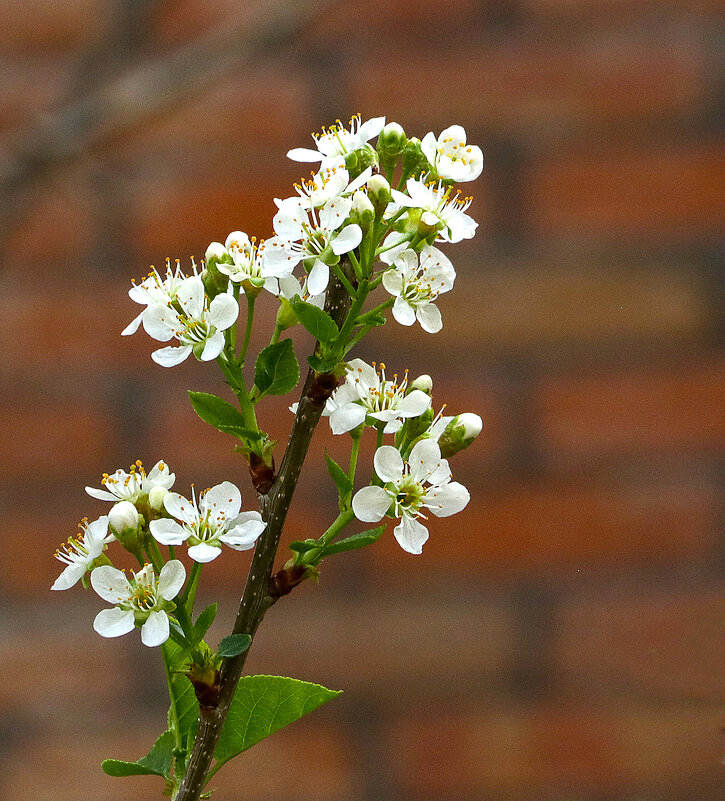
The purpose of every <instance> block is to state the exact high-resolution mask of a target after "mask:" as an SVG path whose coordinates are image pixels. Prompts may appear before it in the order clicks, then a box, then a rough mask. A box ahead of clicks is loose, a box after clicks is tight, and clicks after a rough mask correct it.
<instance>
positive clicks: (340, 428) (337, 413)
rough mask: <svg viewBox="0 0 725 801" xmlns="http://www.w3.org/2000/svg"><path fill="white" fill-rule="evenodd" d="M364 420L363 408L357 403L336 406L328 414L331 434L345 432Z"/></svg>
mask: <svg viewBox="0 0 725 801" xmlns="http://www.w3.org/2000/svg"><path fill="white" fill-rule="evenodd" d="M364 420H365V409H364V408H363V407H362V406H360V405H359V404H357V403H350V404H347V405H345V406H338V408H337V409H335V410H334V411H333V412H332V414H331V415H330V429H331V430H332V433H333V434H347V432H348V431H352V430H353V428H357V427H358V426H359V425H360V423H362V422H364Z"/></svg>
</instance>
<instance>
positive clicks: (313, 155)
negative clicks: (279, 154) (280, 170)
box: [287, 147, 322, 162]
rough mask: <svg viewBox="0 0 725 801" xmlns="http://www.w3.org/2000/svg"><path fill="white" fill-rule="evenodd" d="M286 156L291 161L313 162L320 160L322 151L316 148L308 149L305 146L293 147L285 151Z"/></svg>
mask: <svg viewBox="0 0 725 801" xmlns="http://www.w3.org/2000/svg"><path fill="white" fill-rule="evenodd" d="M287 158H288V159H292V161H303V162H313V161H322V153H319V152H318V151H317V150H309V149H308V148H306V147H295V148H293V149H292V150H288V151H287Z"/></svg>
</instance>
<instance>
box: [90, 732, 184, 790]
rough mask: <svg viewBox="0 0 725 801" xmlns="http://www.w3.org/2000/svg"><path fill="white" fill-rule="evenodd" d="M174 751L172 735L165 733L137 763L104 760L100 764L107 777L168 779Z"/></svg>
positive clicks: (171, 733)
mask: <svg viewBox="0 0 725 801" xmlns="http://www.w3.org/2000/svg"><path fill="white" fill-rule="evenodd" d="M173 750H174V733H173V732H171V731H165V732H164V733H163V734H162V735H161V737H159V739H158V740H156V742H155V743H154V745H153V748H152V749H151V750H150V751H149V753H148V754H146V756H145V757H141V759H139V760H138V762H124V761H123V760H121V759H105V760H104V761H103V762H102V763H101V767H102V768H103V772H104V773H107V774H108V775H109V776H147V775H149V774H152V775H154V776H164V777H165V778H167V779H168V778H169V774H170V772H171V758H172V755H173V754H172V752H173Z"/></svg>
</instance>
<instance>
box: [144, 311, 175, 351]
mask: <svg viewBox="0 0 725 801" xmlns="http://www.w3.org/2000/svg"><path fill="white" fill-rule="evenodd" d="M142 322H143V328H144V331H145V332H146V333H147V334H148V335H149V336H150V337H151V338H152V339H156V340H158V341H159V342H168V341H169V340H170V339H173V337H174V331H175V330H177V329H178V328H180V327H181V324H180V322H179V317H178V315H177V314H176V312H175V311H174V310H173V309H170V308H169V307H168V306H163V305H162V304H160V303H154V304H152V305H151V306H148V307H147V308H146V309H145V310H144V312H143V319H142Z"/></svg>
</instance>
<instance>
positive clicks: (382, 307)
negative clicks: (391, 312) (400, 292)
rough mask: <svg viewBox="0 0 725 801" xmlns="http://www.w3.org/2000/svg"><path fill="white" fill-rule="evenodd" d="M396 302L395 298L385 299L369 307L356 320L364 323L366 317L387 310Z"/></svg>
mask: <svg viewBox="0 0 725 801" xmlns="http://www.w3.org/2000/svg"><path fill="white" fill-rule="evenodd" d="M371 286H372V284H371ZM394 303H395V298H388V299H387V300H385V301H383V302H382V303H378V305H377V306H373V308H372V309H369V310H368V311H366V312H365V314H361V315H360V316H359V317H358V318H357V320H356V321H355V322H356V323H360V324H362V325H364V324H365V318H366V317H372V316H373V315H374V314H377V313H378V312H382V311H386V310H387V309H389V308H390V307H391V306H392V305H393V304H394Z"/></svg>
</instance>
